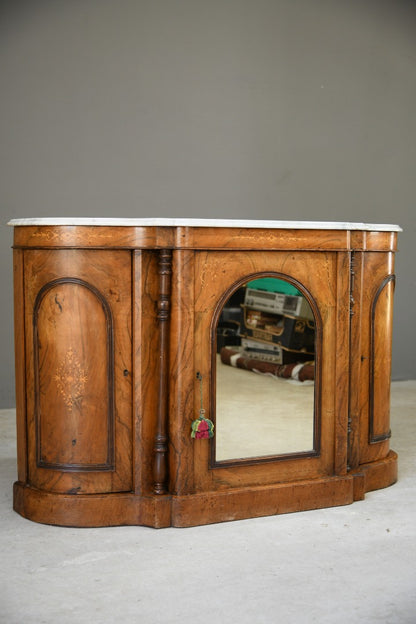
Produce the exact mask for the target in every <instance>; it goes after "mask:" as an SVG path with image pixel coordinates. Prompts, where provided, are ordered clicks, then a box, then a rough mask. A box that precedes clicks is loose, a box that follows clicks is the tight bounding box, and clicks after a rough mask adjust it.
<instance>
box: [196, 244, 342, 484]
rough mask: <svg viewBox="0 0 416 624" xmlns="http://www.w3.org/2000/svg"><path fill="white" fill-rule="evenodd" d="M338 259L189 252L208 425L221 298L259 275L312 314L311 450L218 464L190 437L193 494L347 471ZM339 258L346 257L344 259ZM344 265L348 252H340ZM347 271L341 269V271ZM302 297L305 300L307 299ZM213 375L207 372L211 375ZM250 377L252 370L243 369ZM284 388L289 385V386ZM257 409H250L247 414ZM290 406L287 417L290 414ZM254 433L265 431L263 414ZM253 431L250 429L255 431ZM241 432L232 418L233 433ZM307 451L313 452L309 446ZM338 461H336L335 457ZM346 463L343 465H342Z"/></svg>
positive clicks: (326, 255) (336, 256)
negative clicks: (288, 291)
mask: <svg viewBox="0 0 416 624" xmlns="http://www.w3.org/2000/svg"><path fill="white" fill-rule="evenodd" d="M340 256H341V254H337V253H316V252H315V253H311V252H295V253H287V252H238V251H232V252H209V253H205V252H197V253H196V255H195V350H194V353H195V371H196V372H199V373H200V374H201V375H202V377H203V379H205V380H210V383H205V384H203V387H202V404H203V405H204V408H205V410H206V415H207V416H208V417H209V418H211V419H212V420H213V421H214V422H215V419H216V409H215V388H214V386H215V378H214V377H213V376H211V375H210V369H211V364H212V363H214V366H213V368H214V369H215V353H214V350H215V338H214V339H213V337H214V336H215V322H216V321H215V319H216V318H218V310H219V307H220V306H221V301H222V300H223V299H224V293H227V292H231V291H232V290H233V288H234V287H235V285H238V284H245V283H247V282H249V281H250V280H251V279H255V278H258V277H261V276H264V275H269V276H276V277H279V276H280V277H282V278H284V279H287V280H288V281H292V282H293V283H295V284H297V285H298V287H299V288H301V289H302V290H303V291H304V293H305V296H307V297H308V298H309V303H310V305H311V307H312V309H313V311H314V316H315V323H316V331H317V341H316V344H317V353H316V367H315V371H316V378H315V384H314V387H315V398H314V408H312V411H314V414H312V416H311V417H312V418H314V441H313V442H312V440H311V451H312V452H309V453H307V452H306V453H292V454H290V453H289V454H288V455H287V456H285V457H275V458H273V457H267V458H262V457H259V458H258V460H256V459H255V458H254V459H253V458H251V459H250V461H249V462H246V463H247V465H244V461H240V462H238V461H236V462H227V463H226V464H221V462H219V463H217V464H216V465H215V464H213V462H212V456H213V454H212V450H210V445H213V444H215V435H214V438H213V439H212V440H211V441H207V440H194V466H195V490H196V491H199V490H204V489H206V490H210V489H223V488H226V487H229V486H233V487H239V486H246V485H252V484H256V483H262V484H271V483H277V482H281V481H285V480H301V479H305V478H313V477H319V476H326V475H331V474H334V473H337V472H338V473H340V472H343V471H346V452H345V453H344V450H343V449H344V447H345V449H346V436H347V419H348V413H347V410H348V400H347V398H348V391H347V388H348V383H342V384H339V383H337V374H338V371H342V374H343V375H344V379H343V382H345V381H346V378H345V375H346V377H348V355H349V353H348V340H346V339H345V338H346V336H348V323H349V273H348V266H347V271H345V270H343V271H339V270H338V269H339V262H340ZM344 256H345V257H344ZM342 257H343V258H344V260H345V261H347V258H348V256H347V254H342ZM344 268H345V267H344ZM306 293H307V295H306ZM214 374H215V372H214V373H213V375H214ZM244 374H247V375H253V374H254V373H252V372H248V371H247V372H244ZM287 383H288V384H290V382H287ZM195 397H196V399H195V414H197V413H198V410H199V408H200V405H201V399H200V388H199V387H195ZM255 409H256V406H255V405H253V410H255ZM291 409H293V408H291V407H290V405H288V406H287V412H288V413H290V411H291ZM258 411H259V413H258V414H257V416H258V418H257V422H256V424H255V425H254V429H253V432H252V435H253V437H255V436H256V435H258V433H259V431H261V429H262V426H263V421H264V420H265V419H262V414H261V409H260V410H258ZM257 427H258V430H257V431H256V428H257ZM238 435H239V431H238V421H237V426H236V429H235V436H238ZM312 446H313V449H312ZM336 450H337V452H339V453H340V454H341V455H342V457H343V458H344V459H343V462H342V465H341V464H340V462H339V461H338V460H336V459H335V452H336ZM344 460H345V461H344Z"/></svg>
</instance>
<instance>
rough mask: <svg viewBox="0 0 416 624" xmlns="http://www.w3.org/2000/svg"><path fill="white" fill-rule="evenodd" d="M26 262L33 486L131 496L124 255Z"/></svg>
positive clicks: (82, 254) (83, 254)
mask: <svg viewBox="0 0 416 624" xmlns="http://www.w3.org/2000/svg"><path fill="white" fill-rule="evenodd" d="M25 254H26V273H25V292H26V296H25V301H26V308H25V318H26V322H25V325H26V357H27V361H28V363H29V366H28V367H27V388H28V453H29V480H30V482H31V484H32V485H34V486H35V487H38V488H40V489H46V488H47V489H49V490H51V491H56V492H63V493H64V492H70V493H92V492H107V491H125V490H129V489H130V488H131V474H132V464H131V462H132V460H131V456H132V452H131V446H132V442H131V427H132V425H131V388H130V376H131V342H130V297H131V295H130V282H131V277H130V275H131V261H130V254H129V253H128V252H110V253H109V252H95V251H75V250H68V251H64V250H56V251H27V252H25Z"/></svg>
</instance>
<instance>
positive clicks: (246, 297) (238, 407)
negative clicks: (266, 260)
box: [213, 277, 316, 463]
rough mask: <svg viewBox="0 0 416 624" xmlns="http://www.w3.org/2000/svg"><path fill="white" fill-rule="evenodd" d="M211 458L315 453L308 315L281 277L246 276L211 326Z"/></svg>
mask: <svg viewBox="0 0 416 624" xmlns="http://www.w3.org/2000/svg"><path fill="white" fill-rule="evenodd" d="M216 345H217V348H216V367H215V403H216V409H215V437H214V439H213V443H214V446H215V459H214V462H215V463H218V462H230V461H231V462H232V461H238V460H247V459H250V458H251V459H253V458H263V459H264V458H266V457H272V456H273V457H274V456H276V455H278V456H281V455H284V456H286V455H288V454H290V455H291V454H304V453H313V452H314V420H315V419H314V403H315V388H314V386H315V377H316V375H315V351H316V331H315V318H314V314H313V311H312V308H311V306H310V304H309V302H308V300H307V299H306V297H305V296H304V295H303V294H302V293H301V292H300V291H299V290H298V289H297V288H296V287H295V286H294V285H293V284H292V283H290V282H289V281H288V280H284V279H281V278H280V277H279V278H275V277H259V278H258V279H251V280H249V281H248V282H246V283H245V284H243V285H242V286H240V287H239V288H238V289H237V290H235V291H234V292H233V293H232V294H231V295H230V296H229V298H228V299H227V301H226V302H225V304H224V305H223V307H222V309H221V313H220V315H219V317H218V322H217V325H216Z"/></svg>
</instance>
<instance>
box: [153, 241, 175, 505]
mask: <svg viewBox="0 0 416 624" xmlns="http://www.w3.org/2000/svg"><path fill="white" fill-rule="evenodd" d="M158 274H159V296H158V302H157V318H158V321H159V329H160V331H159V335H160V342H159V400H158V410H157V421H156V435H155V444H154V465H153V478H154V493H155V494H166V493H167V491H168V486H167V482H168V382H169V320H170V289H171V275H172V252H171V250H170V249H162V250H161V251H160V254H159V265H158Z"/></svg>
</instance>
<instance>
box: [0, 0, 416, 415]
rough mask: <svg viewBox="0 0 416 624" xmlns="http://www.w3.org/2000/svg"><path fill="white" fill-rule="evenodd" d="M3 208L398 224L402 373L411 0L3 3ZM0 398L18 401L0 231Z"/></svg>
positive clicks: (414, 47) (414, 88)
mask: <svg viewBox="0 0 416 624" xmlns="http://www.w3.org/2000/svg"><path fill="white" fill-rule="evenodd" d="M0 62H1V97H0V119H1V129H0V159H1V166H0V210H1V215H0V216H1V222H2V224H4V223H5V222H6V221H7V220H8V219H9V218H12V217H29V216H84V215H86V216H126V217H132V216H137V217H140V216H161V217H163V216H178V217H191V216H196V217H225V218H233V217H235V218H238V217H240V218H259V219H305V220H347V221H367V222H382V223H383V222H385V223H391V222H393V223H399V224H400V225H401V226H402V227H403V228H405V231H404V233H403V234H402V235H401V236H400V253H399V255H398V258H397V265H396V267H397V273H398V276H399V280H398V285H397V289H396V307H395V334H394V360H393V377H394V378H395V379H403V378H412V377H413V378H414V377H415V376H416V366H415V339H414V317H415V312H414V311H415V308H416V301H415V290H416V289H415V273H416V271H415V267H416V258H415V248H416V244H415V217H414V214H415V196H416V192H415V191H416V175H415V171H414V168H415V162H416V140H415V139H416V121H415V120H416V116H415V111H416V69H415V68H416V6H415V3H414V2H404V1H403V0H390V1H383V0H374V1H372V0H313V1H312V0H256V1H254V0H228V1H227V0H209V2H208V1H206V0H188V1H186V0H135V1H134V0H118V1H117V2H115V1H114V0H82V1H81V0H72V1H68V0H66V1H64V0H50V1H46V0H45V1H40V0H30V1H26V2H24V1H20V0H9V1H3V2H0ZM0 235H1V241H0V243H1V244H0V253H1V266H2V271H1V276H0V279H1V284H0V292H1V293H2V305H1V311H0V314H1V324H0V340H1V343H0V344H1V362H0V375H1V384H0V406H3V407H5V406H11V405H13V402H14V389H13V384H14V382H13V352H12V331H13V327H12V282H11V274H12V264H11V251H10V246H11V243H12V231H11V229H10V228H7V227H5V226H2V227H1V228H0Z"/></svg>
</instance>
